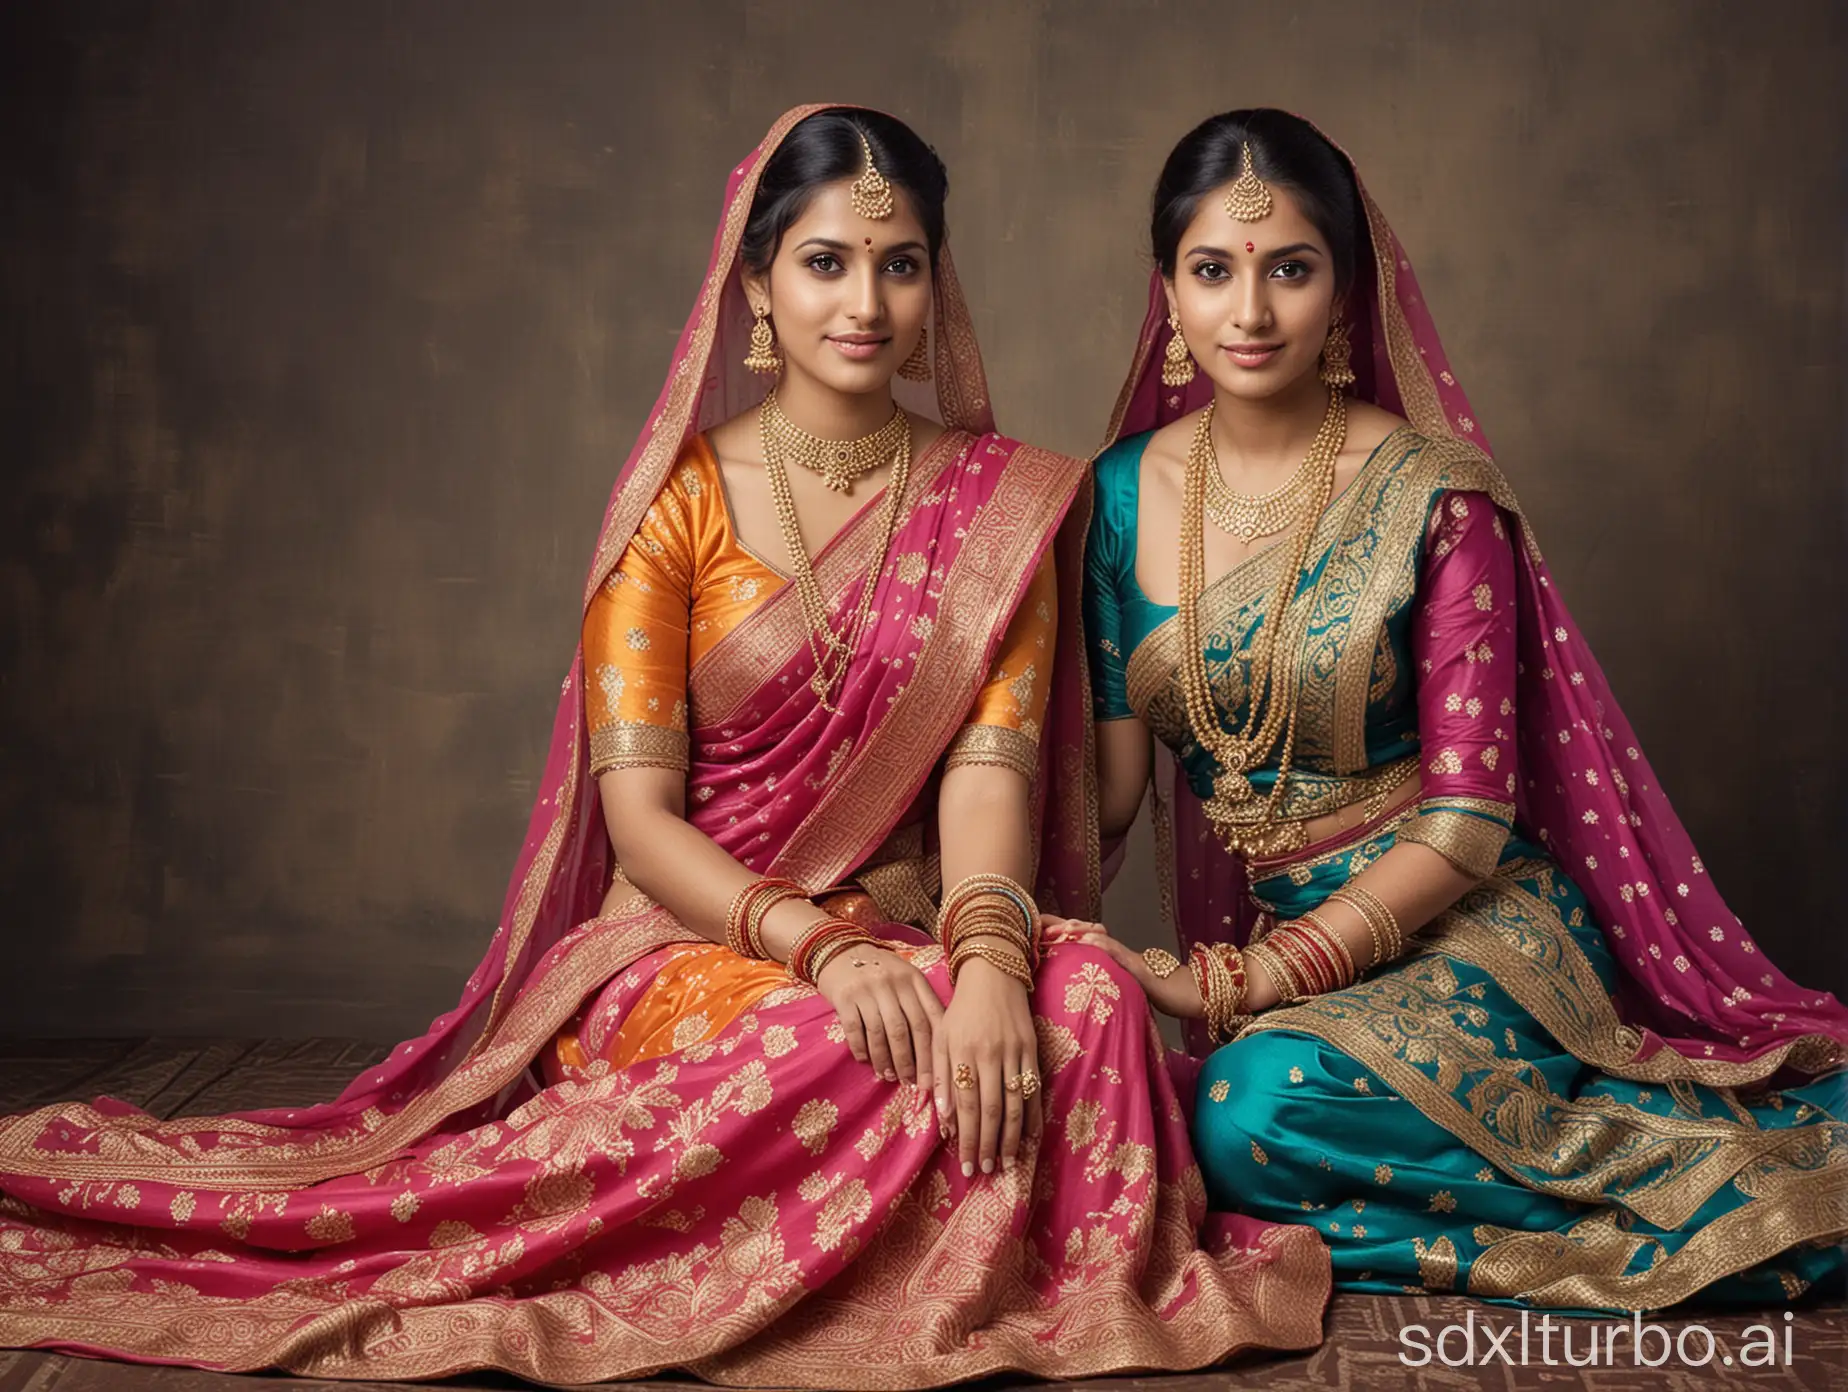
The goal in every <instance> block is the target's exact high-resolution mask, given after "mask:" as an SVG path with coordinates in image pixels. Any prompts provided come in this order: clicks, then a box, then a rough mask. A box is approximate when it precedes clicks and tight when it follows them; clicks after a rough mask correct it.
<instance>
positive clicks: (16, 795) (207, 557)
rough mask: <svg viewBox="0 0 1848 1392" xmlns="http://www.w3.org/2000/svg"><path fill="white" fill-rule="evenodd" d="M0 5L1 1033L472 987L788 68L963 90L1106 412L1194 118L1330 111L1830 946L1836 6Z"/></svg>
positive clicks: (989, 173) (1016, 359) (1839, 141)
mask: <svg viewBox="0 0 1848 1392" xmlns="http://www.w3.org/2000/svg"><path fill="white" fill-rule="evenodd" d="M0 25H3V26H4V28H5V31H6V32H5V33H4V34H0V50H3V51H4V57H3V58H0V64H3V65H4V71H3V72H0V115H3V116H4V123H3V124H0V149H4V151H5V165H4V168H5V181H4V185H3V187H4V189H5V201H4V206H3V207H0V310H3V311H4V324H5V327H4V330H3V331H0V345H4V346H3V347H0V353H3V354H4V358H3V361H0V402H3V403H4V421H5V443H4V451H5V466H6V473H5V480H6V490H5V492H6V505H5V508H4V510H3V512H0V729H3V730H4V737H3V738H4V747H3V749H0V904H3V905H4V914H5V918H4V929H3V930H0V935H3V942H4V946H3V948H0V952H3V954H4V955H3V956H0V1021H3V1023H0V1029H4V1030H6V1031H11V1032H17V1033H52V1032H64V1033H81V1034H98V1033H123V1034H126V1033H140V1032H146V1031H166V1032H231V1033H245V1034H264V1035H286V1034H292V1033H323V1034H325V1033H343V1034H350V1035H360V1036H372V1037H377V1038H391V1037H396V1036H397V1035H398V1033H399V1031H401V1030H405V1029H409V1028H415V1027H419V1026H421V1024H422V1023H423V1021H424V1020H426V1019H427V1018H429V1016H430V1015H431V1014H432V1013H435V1012H436V1011H439V1010H441V1009H443V1008H445V1007H446V1006H447V1005H448V1004H449V1003H450V1001H451V997H452V993H453V991H454V989H455V987H456V986H457V984H458V983H459V980H460V978H461V977H462V975H463V974H464V973H465V971H466V969H467V967H468V966H469V965H470V964H471V963H472V962H473V961H474V960H475V957H476V954H477V952H478V951H479V949H480V947H481V944H482V942H483V940H484V937H485V935H486V934H487V932H488V931H489V928H490V925H491V923H492V921H493V918H494V916H495V913H496V912H497V910H498V906H499V903H500V898H501V892H502V888H503V879H504V876H505V875H506V873H507V871H508V868H509V866H510V865H511V862H512V858H513V854H514V851H515V849H516V846H517V843H518V841H519V837H520V832H521V829H522V826H523V823H524V818H525V815H526V811H527V807H528V803H529V801H530V800H531V798H532V797H533V784H534V779H535V777H536V775H537V774H538V772H539V770H540V767H541V763H542V760H543V754H544V740H545V738H546V734H547V727H548V722H549V718H550V713H551V710H552V705H553V702H554V699H555V697H556V694H557V690H558V681H559V679H560V677H561V676H562V675H563V672H564V668H565V664H566V660H567V657H568V655H569V653H570V649H571V644H572V637H573V629H574V627H575V622H576V610H575V605H576V602H577V595H578V587H579V585H580V583H581V580H582V571H583V567H584V565H585V563H586V558H587V556H588V554H589V549H590V545H591V542H592V538H593V534H594V531H595V527H596V521H597V517H598V515H599V511H600V509H601V506H602V503H603V501H604V498H605V495H606V492H607V489H608V486H609V483H610V479H611V477H612V474H613V471H614V469H615V467H616V465H617V463H618V461H619V460H620V458H621V456H622V454H623V452H624V450H625V449H626V447H627V444H628V442H629V439H630V436H631V433H632V431H633V430H634V428H635V426H636V424H637V422H638V419H639V416H640V414H641V413H642V411H644V410H645V409H646V407H647V404H648V403H649V401H650V400H651V399H652V396H653V393H654V392H655V390H656V388H657V386H658V384H659V379H660V376H661V373H662V368H663V364H664V362H665V360H666V357H667V354H668V352H669V350H670V347H671V345H672V342H673V338H674V334H675V332H676V330H677V328H678V326H679V323H680V320H681V317H682V315H683V314H684V313H685V311H686V307H687V304H688V302H689V300H690V298H691V295H692V292H693V287H694V285H695V282H696V279H697V277H698V275H699V273H700V269H701V267H702V266H703V263H704V260H705V256H706V250H707V245H708V241H709V238H710V235H711V231H712V225H713V221H714V217H715V213H716V209H717V203H718V197H719V192H720V189H721V186H722V183H723V178H724V174H725V172H726V170H727V168H728V166H729V163H730V162H731V161H732V160H734V159H735V158H736V157H737V156H738V155H739V154H740V153H742V152H743V151H744V150H745V149H746V148H747V147H748V146H749V145H750V144H752V143H753V142H754V141H755V140H756V139H757V137H758V135H759V134H760V133H761V131H762V130H763V128H764V127H765V126H766V125H767V124H768V122H769V120H770V119H771V118H772V117H773V116H774V115H775V114H776V113H777V112H778V111H779V110H781V109H782V108H784V107H785V106H788V105H790V104H793V103H795V102H797V101H807V100H863V101H869V102H873V103H876V104H879V105H881V106H884V107H886V108H888V109H890V110H893V111H895V112H897V113H899V114H901V115H903V116H905V117H906V118H908V119H910V120H912V121H913V122H914V123H915V124H916V125H917V126H918V128H919V129H920V130H921V131H923V132H924V134H925V135H926V136H927V137H928V138H929V139H931V140H932V141H934V142H935V143H936V144H937V145H938V147H939V149H940V150H941V151H942V152H943V154H944V156H945V158H946V160H947V161H948V163H949V166H950V170H951V176H952V185H953V193H952V205H951V216H952V221H953V224H954V228H955V238H956V246H957V256H958V261H959V264H960V266H961V269H962V271H963V274H964V277H965V279H966V280H967V282H968V286H969V289H970V291H971V295H972V299H973V303H974V305H975V307H976V310H977V315H978V320H979V326H980V328H981V329H982V331H983V342H984V344H985V346H986V348H987V351H988V356H989V361H990V366H991V370H992V372H993V377H994V383H995V389H996V395H997V399H998V401H999V403H1000V406H1001V414H1002V421H1003V424H1004V425H1005V426H1006V427H1007V428H1009V429H1010V430H1012V431H1013V432H1014V433H1016V434H1020V435H1023V436H1026V437H1028V438H1030V439H1034V440H1036V441H1038V442H1041V443H1045V444H1049V445H1054V446H1059V447H1063V448H1066V449H1070V450H1074V451H1085V452H1088V450H1089V449H1090V448H1091V447H1092V446H1093V445H1094V444H1095V443H1096V441H1097V437H1098V434H1099V432H1100V430H1101V429H1102V427H1103V423H1104V419H1105V416H1106V414H1107V413H1108V410H1109V406H1110V402H1111V398H1112V396H1113V394H1114V392H1115V390H1116V387H1117V384H1118V381H1119V377H1120V374H1121V372H1122V371H1123V368H1124V365H1125V362H1126V359H1127V356H1128V353H1129V350H1130V345H1131V337H1132V334H1133V332H1134V329H1135V325H1136V322H1137V320H1138V318H1139V316H1140V313H1141V307H1142V294H1143V270H1142V264H1143V263H1142V260H1141V251H1140V246H1141V221H1142V215H1143V209H1144V201H1145V198H1146V196H1147V190H1148V186H1149V185H1150V183H1151V182H1152V180H1153V178H1154V175H1155V172H1156V170H1157V168H1158V166H1159V163H1160V161H1161V158H1162V157H1163V155H1164V154H1165V152H1166V150H1167V148H1168V146H1169V144H1170V143H1171V142H1172V141H1173V140H1174V139H1175V138H1176V137H1178V136H1179V135H1180V134H1181V133H1182V132H1183V131H1184V130H1185V129H1186V128H1187V127H1188V126H1189V125H1190V124H1191V123H1192V122H1193V121H1195V120H1196V119H1198V118H1199V117H1201V116H1204V115H1206V114H1207V113H1209V112H1211V111H1214V110H1218V109H1223V108H1225V107H1229V106H1233V105H1242V104H1257V103H1268V104H1276V105H1282V106H1288V107H1292V108H1295V109H1298V110H1301V111H1304V112H1307V113H1310V114H1312V115H1314V116H1315V117H1317V118H1318V119H1319V120H1320V121H1322V122H1323V123H1324V124H1325V125H1326V127H1327V128H1328V129H1329V130H1330V131H1332V132H1334V133H1335V134H1336V135H1337V137H1338V138H1341V139H1342V140H1344V141H1345V142H1346V143H1347V144H1348V145H1349V146H1350V148H1351V149H1352V150H1353V151H1354V153H1355V154H1356V156H1357V158H1358V159H1359V161H1360V164H1361V167H1362V168H1363V170H1365V171H1366V172H1367V175H1368V179H1369V182H1370V184H1371V186H1372V188H1373V190H1374V192H1375V194H1376V196H1377V197H1378V198H1379V199H1380V200H1381V202H1382V204H1383V205H1384V207H1385V208H1386V210H1387V212H1388V214H1389V216H1391V217H1392V219H1393V220H1394V222H1395V225H1396V226H1397V228H1398V230H1399V231H1400V233H1401V235H1402V236H1403V238H1404V240H1405V242H1406V244H1407V245H1408V247H1409V248H1410V250H1411V253H1412V255H1413V257H1414V258H1415V261H1416V264H1417V265H1418V267H1419V270H1420V273H1421V275H1422V277H1423V280H1424V284H1425V288H1426V290H1427V292H1428V294H1429V298H1430V300H1431V302H1432V305H1433V307H1434V309H1435V310H1436V312H1437V315H1438V319H1439V322H1440V324H1442V325H1443V327H1444V329H1445V331H1446V333H1447V336H1448V344H1449V347H1450V350H1451V354H1452V357H1453V359H1454V361H1455V363H1456V364H1457V366H1458V369H1459V371H1460V372H1461V373H1462V375H1463V377H1464V380H1465V382H1466V383H1467V384H1468V385H1469V387H1470V388H1471V390H1472V392H1473V394H1474V399H1475V402H1476V404H1477V407H1478V408H1479V411H1480V415H1481V418H1482V421H1483V424H1484V427H1485V428H1486V430H1487V431H1488V432H1489V434H1490V436H1491V438H1492V439H1493V440H1494V441H1495V444H1496V446H1497V448H1498V452H1499V453H1500V455H1501V457H1502V459H1503V461H1504V463H1505V465H1506V468H1507V470H1508V472H1509V473H1510V475H1511V476H1512V477H1513V479H1514V480H1515V483H1516V486H1517V487H1518V488H1519V489H1520V490H1521V491H1522V493H1523V495H1524V498H1525V501H1526V503H1527V505H1528V507H1529V509H1530V511H1531V512H1532V514H1533V515H1534V518H1535V521H1536V523H1537V524H1538V527H1539V530H1540V535H1541V538H1542V540H1543V542H1544V543H1545V544H1546V546H1547V549H1548V552H1549V555H1550V558H1551V560H1552V562H1553V564H1554V566H1555V568H1556V570H1557V572H1558V574H1559V576H1560V579H1561V582H1562V585H1563V586H1564V589H1565V592H1566V594H1567V596H1568V598H1569V599H1570V601H1571V602H1572V604H1573V605H1574V607H1575V609H1576V612H1577V613H1578V615H1579V617H1580V619H1581V621H1582V622H1583V623H1584V626H1585V627H1586V629H1587V630H1588V632H1589V634H1590V637H1591V640H1592V642H1593V643H1594V644H1595V646H1596V648H1597V650H1598V652H1599V654H1600V655H1601V657H1602V658H1603V660H1604V662H1605V664H1606V665H1607V666H1608V667H1609V669H1610V671H1611V673H1612V676H1613V679H1614V681H1615V683H1616V686H1617V689H1618V691H1619V692H1620V693H1622V695H1623V697H1624V699H1625V701H1626V704H1627V706H1628V708H1629V710H1630V713H1631V715H1632V717H1633V718H1634V720H1635V722H1636V724H1637V725H1638V727H1639V728H1640V729H1641V731H1642V732H1643V735H1644V737H1645V740H1646V742H1647V744H1648V747H1649V749H1650V751H1651V754H1652V756H1653V757H1654V759H1655V761H1656V764H1657V767H1658V768H1659V770H1660V771H1661V774H1662V776H1663V778H1664V780H1665V782H1666V783H1667V785H1668V788H1669V791H1670V792H1671V794H1672V795H1673V796H1674V797H1675V799H1676V801H1677V803H1678V805H1679V807H1680V809H1681V811H1682V813H1683V815H1684V816H1685V817H1686V818H1687V820H1688V822H1689V823H1690V825H1691V827H1692V829H1693V832H1694V835H1695V838H1696V840H1697V841H1698V842H1699V843H1700V845H1701V846H1702V848H1703V851H1704V854H1705V856H1706V859H1707V862H1708V864H1709V866H1710V867H1711V868H1712V870H1713V872H1714V874H1715V876H1716V878H1717V880H1718V882H1719V883H1720V885H1721V886H1722V888H1723V889H1724V890H1726V891H1727V892H1728V893H1729V894H1730V896H1731V897H1732V899H1733V901H1734V905H1735V908H1737V909H1738V911H1739V912H1741V913H1742V914H1743V915H1745V917H1746V918H1747V921H1748V922H1750V923H1751V924H1752V925H1753V926H1754V928H1755V929H1756V931H1757V932H1758V934H1759V935H1760V938H1761V940H1762V941H1763V942H1764V943H1765V944H1766V945H1767V946H1768V947H1769V948H1770V949H1771V950H1772V951H1773V952H1774V953H1775V954H1776V955H1777V956H1778V957H1779V958H1780V959H1782V961H1783V962H1784V963H1785V964H1786V965H1787V966H1788V967H1790V968H1791V969H1792V970H1793V971H1795V972H1796V973H1797V974H1798V975H1800V976H1802V977H1804V978H1807V979H1809V980H1812V981H1815V982H1817V983H1818V984H1825V985H1829V986H1831V987H1834V988H1835V989H1838V990H1839V989H1842V988H1843V987H1844V986H1848V972H1845V971H1844V960H1843V944H1844V941H1848V935H1845V934H1844V927H1845V926H1848V925H1845V924H1844V910H1843V901H1842V899H1841V898H1840V896H1839V892H1838V883H1839V882H1838V880H1837V875H1838V871H1837V870H1836V866H1837V864H1839V856H1840V846H1841V838H1842V835H1843V832H1844V830H1845V829H1848V828H1845V826H1844V810H1845V807H1844V795H1843V788H1844V774H1848V736H1845V734H1844V720H1843V717H1844V714H1848V712H1845V711H1844V701H1843V698H1842V695H1841V691H1842V688H1843V684H1844V679H1845V678H1848V661H1845V651H1844V644H1843V641H1842V639H1843V635H1844V631H1845V625H1844V618H1845V617H1848V603H1845V600H1848V592H1845V586H1844V582H1843V578H1842V555H1843V546H1842V542H1843V539H1844V519H1845V517H1848V486H1845V479H1844V470H1843V442H1844V433H1843V432H1844V419H1843V402H1842V391H1841V387H1842V379H1843V368H1844V327H1845V320H1844V306H1843V288H1844V287H1843V257H1842V245H1843V225H1844V212H1845V210H1848V199H1845V197H1844V187H1843V179H1842V169H1843V163H1844V155H1848V148H1845V145H1848V141H1845V139H1844V131H1848V100H1845V99H1844V97H1843V95H1842V84H1841V73H1842V71H1843V60H1844V57H1845V56H1848V26H1845V24H1844V21H1843V19H1842V18H1841V15H1840V11H1839V7H1838V6H1836V5H1834V4H1832V3H1830V0H1815V3H1790V2H1785V3H1761V4H1758V5H1754V6H1739V5H1736V4H1688V3H1673V2H1672V0H1629V3H1625V4H1622V5H1611V4H1609V3H1595V4H1577V3H1574V4H1558V5H1547V6H1533V5H1531V4H1528V3H1501V4H1481V3H1475V2H1474V0H1423V3H1419V4H1416V5H1413V4H1398V5H1380V6H1358V5H1352V4H1346V3H1335V2H1334V0H1327V2H1315V0H1306V2H1305V3H1281V4H1262V3H1245V4H1234V3H1228V0H1208V3H1178V2H1177V3H1160V2H1159V0H1142V2H1141V3H1133V4H1128V3H1126V4H1118V5H1103V4H1097V5H1076V4H1072V5H1059V6H1054V5H1050V4H1006V5H992V4H986V3H981V0H957V2H951V0H941V2H939V3H928V2H920V3H911V4H907V5H904V6H902V7H900V6H884V5H866V4H822V3H811V2H810V0H734V2H733V3H679V4H673V5H659V6H657V5H640V4H613V3H612V4H563V3H546V4H529V5H520V6H513V5H506V4H494V5H490V4H462V3H438V0H403V2H402V3H396V4H390V5H379V4H372V3H365V4H355V3H339V4H328V3H322V4H318V5H314V6H285V5H275V4H272V5H264V4H201V3H170V4H166V5H161V6H153V5H131V4H116V5H99V4H93V3H86V4H64V5H59V6H49V5H45V6H36V7H26V6H8V7H6V12H5V18H4V20H0ZM1147 889H1148V880H1147V878H1146V871H1145V870H1142V869H1138V870H1136V871H1134V872H1132V875H1131V878H1130V879H1129V880H1128V881H1127V882H1126V884H1125V886H1124V888H1123V889H1121V890H1120V891H1119V892H1118V893H1117V894H1116V895H1115V896H1114V901H1113V907H1114V908H1115V910H1116V911H1117V912H1118V913H1119V914H1121V915H1122V916H1123V917H1124V918H1125V919H1126V920H1129V919H1133V918H1136V917H1138V916H1140V915H1142V914H1144V913H1145V906H1146V903H1147V898H1148V893H1147Z"/></svg>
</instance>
